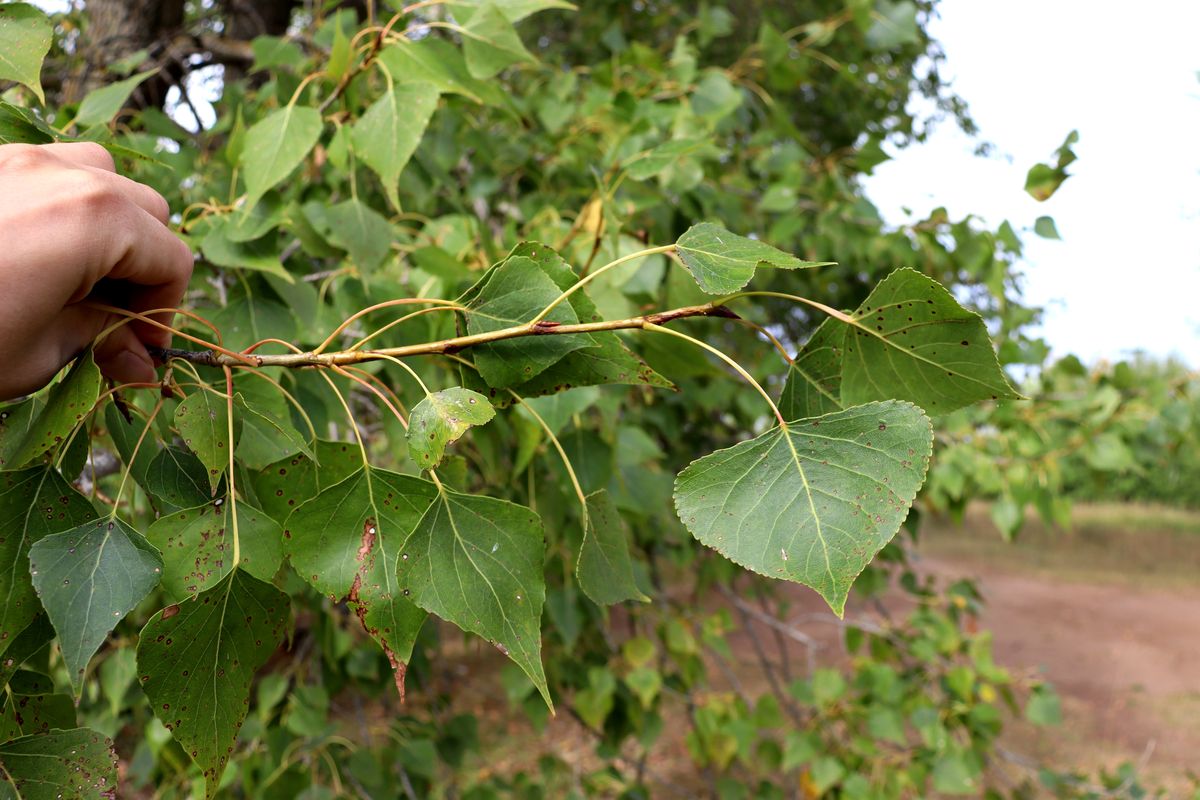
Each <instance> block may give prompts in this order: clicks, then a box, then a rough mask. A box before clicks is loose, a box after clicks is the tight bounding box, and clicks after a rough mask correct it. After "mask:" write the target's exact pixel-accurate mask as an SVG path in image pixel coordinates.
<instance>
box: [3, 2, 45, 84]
mask: <svg viewBox="0 0 1200 800" xmlns="http://www.w3.org/2000/svg"><path fill="white" fill-rule="evenodd" d="M53 37H54V27H53V26H52V25H51V24H50V20H49V19H48V18H47V17H46V15H45V14H44V13H43V12H42V11H41V10H40V9H38V8H35V7H34V6H31V5H29V4H27V3H5V4H4V5H0V81H16V82H17V83H20V84H22V85H24V86H27V87H28V88H29V90H30V91H31V92H33V93H34V94H35V95H37V99H38V102H40V103H41V104H42V105H45V104H46V95H45V94H44V93H43V92H42V79H41V75H42V59H44V58H45V57H46V53H48V52H50V42H51V40H52V39H53Z"/></svg>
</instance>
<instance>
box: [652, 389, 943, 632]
mask: <svg viewBox="0 0 1200 800" xmlns="http://www.w3.org/2000/svg"><path fill="white" fill-rule="evenodd" d="M932 449H933V431H932V428H931V426H930V423H929V418H928V417H926V416H925V415H924V414H923V413H922V412H921V409H919V408H917V407H915V406H913V405H910V404H908V403H902V402H896V401H889V402H884V403H870V404H867V405H863V406H858V407H856V408H850V409H847V410H845V411H838V412H835V413H833V414H827V415H825V416H822V417H817V418H814V419H805V420H799V421H796V422H791V423H789V424H788V427H787V429H786V430H784V429H781V428H773V429H771V430H769V431H767V432H766V433H764V434H762V435H761V436H758V437H756V438H754V439H750V440H749V441H745V442H742V443H740V444H737V445H734V446H733V447H731V448H728V449H726V450H718V451H717V452H715V453H712V454H711V455H707V456H704V457H703V458H701V459H699V460H697V461H694V462H692V464H691V465H690V466H688V467H687V469H685V470H684V471H683V472H681V473H680V474H679V477H678V478H676V480H675V508H676V510H677V511H678V512H679V518H680V519H682V520H683V523H684V524H685V525H686V526H687V528H688V530H690V531H691V532H692V535H693V536H695V537H696V538H697V539H699V540H700V541H701V542H703V543H704V544H706V545H708V546H709V547H712V548H714V549H715V550H717V551H718V552H720V553H721V554H722V555H724V556H725V557H727V558H729V559H730V560H732V561H735V562H737V563H738V564H741V565H742V566H744V567H746V568H747V569H751V570H753V571H755V572H758V573H760V574H762V575H767V576H769V577H772V578H781V579H783V580H789V581H795V582H797V583H803V584H805V585H806V586H811V587H812V588H814V589H816V590H817V592H818V593H819V594H820V595H821V596H822V597H824V598H825V601H826V602H828V603H829V605H830V607H831V608H832V609H833V610H834V612H835V613H837V614H838V615H839V616H840V615H841V614H842V612H843V609H844V608H845V604H846V597H847V595H848V594H849V591H850V586H851V584H852V583H853V582H854V579H855V578H856V577H857V576H858V574H859V573H860V572H862V571H863V569H864V568H865V567H866V566H867V564H868V563H870V561H871V559H872V558H874V557H875V554H876V553H878V552H879V551H880V550H881V549H882V548H883V546H884V545H885V544H887V543H888V542H889V541H891V539H892V537H893V536H895V534H896V531H897V530H899V529H900V524H901V523H902V522H903V521H904V518H905V517H906V516H907V515H908V509H909V507H910V506H911V505H912V501H913V498H915V497H916V494H917V490H918V489H920V488H921V484H922V483H923V482H924V480H925V470H926V467H927V466H928V464H929V456H930V453H931V452H932Z"/></svg>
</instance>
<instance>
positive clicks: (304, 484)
mask: <svg viewBox="0 0 1200 800" xmlns="http://www.w3.org/2000/svg"><path fill="white" fill-rule="evenodd" d="M313 451H314V453H315V454H316V456H317V459H318V460H317V461H314V460H313V459H311V458H309V457H308V456H305V455H301V454H300V453H297V454H296V455H294V456H291V457H290V458H283V459H280V460H279V461H276V462H275V463H274V464H269V465H267V466H266V467H264V468H263V469H262V470H260V471H259V472H257V473H254V474H253V475H252V477H251V479H252V481H253V483H254V493H255V496H256V497H257V499H258V504H259V507H260V508H262V510H263V511H265V512H267V514H268V515H269V516H270V517H271V518H272V519H273V520H275V521H276V522H278V523H279V524H280V525H282V524H283V523H285V522H287V518H288V517H289V516H290V515H291V513H292V511H294V510H295V509H296V507H297V506H299V505H301V504H303V503H305V502H307V501H309V500H311V499H312V498H314V497H316V496H317V495H318V494H320V493H321V491H322V490H323V489H326V488H328V487H330V486H333V485H334V484H337V483H340V482H342V481H343V480H345V479H346V478H348V477H349V476H350V475H351V474H352V473H354V472H355V471H356V470H358V469H359V468H360V467H361V466H362V454H361V453H359V451H358V448H357V447H355V446H354V445H351V444H346V443H345V442H327V441H322V440H318V441H317V442H316V445H315V446H314V447H313Z"/></svg>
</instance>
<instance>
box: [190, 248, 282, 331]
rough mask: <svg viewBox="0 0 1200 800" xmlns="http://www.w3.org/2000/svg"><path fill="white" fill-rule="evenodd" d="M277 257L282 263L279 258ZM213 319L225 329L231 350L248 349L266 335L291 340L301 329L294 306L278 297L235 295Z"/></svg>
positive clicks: (214, 314)
mask: <svg viewBox="0 0 1200 800" xmlns="http://www.w3.org/2000/svg"><path fill="white" fill-rule="evenodd" d="M275 261H276V263H278V258H276V259H275ZM277 277H278V276H277ZM289 277H290V276H289ZM209 319H210V320H211V321H212V323H213V325H215V326H217V329H218V330H220V331H221V336H222V337H223V338H224V341H223V342H222V343H223V344H224V345H225V347H227V348H229V349H230V350H244V349H245V348H247V347H249V346H250V345H252V344H254V343H255V342H261V341H262V340H263V339H266V338H272V339H282V340H283V341H285V342H287V341H291V340H293V339H295V338H296V335H297V333H298V331H297V329H296V315H295V314H293V313H292V310H291V309H289V308H288V307H287V306H285V305H283V304H282V303H277V302H275V301H274V300H268V299H266V298H263V297H254V296H251V295H247V294H242V295H240V296H236V297H231V298H230V300H229V303H228V304H226V305H224V306H222V307H221V308H218V309H217V310H216V311H214V312H212V314H210V315H209Z"/></svg>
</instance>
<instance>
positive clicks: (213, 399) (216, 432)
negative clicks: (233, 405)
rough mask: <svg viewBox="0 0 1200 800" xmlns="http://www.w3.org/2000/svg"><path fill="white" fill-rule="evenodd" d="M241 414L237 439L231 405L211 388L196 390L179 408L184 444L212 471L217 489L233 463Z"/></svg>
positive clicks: (212, 484) (237, 423) (210, 481)
mask: <svg viewBox="0 0 1200 800" xmlns="http://www.w3.org/2000/svg"><path fill="white" fill-rule="evenodd" d="M240 422H241V419H240V417H235V418H234V427H233V441H232V442H230V441H229V407H228V404H227V403H226V400H225V398H224V397H221V396H220V395H217V394H214V393H213V392H210V391H207V390H201V391H197V392H193V393H192V394H190V395H188V396H187V399H185V400H184V401H183V402H182V403H180V404H179V408H177V409H175V425H176V427H178V428H179V435H180V436H182V437H183V443H184V444H186V445H187V446H188V449H190V450H191V451H192V452H193V453H195V454H196V457H197V458H199V459H200V463H201V464H203V465H204V468H205V469H206V470H207V471H208V485H209V487H210V488H211V489H214V490H215V489H216V488H217V483H218V482H219V481H220V480H221V475H222V473H224V472H225V468H226V467H228V466H229V450H230V448H231V447H236V446H237V440H238V434H239V432H240V430H241V424H240Z"/></svg>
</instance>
